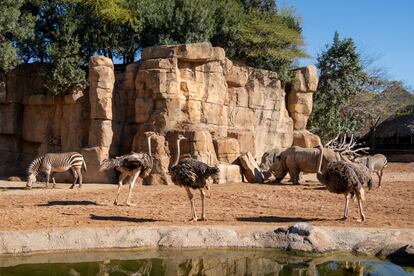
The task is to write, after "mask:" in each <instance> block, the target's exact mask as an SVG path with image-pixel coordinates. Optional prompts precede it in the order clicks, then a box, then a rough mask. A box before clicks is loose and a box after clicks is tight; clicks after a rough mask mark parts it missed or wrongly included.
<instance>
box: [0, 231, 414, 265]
mask: <svg viewBox="0 0 414 276" xmlns="http://www.w3.org/2000/svg"><path fill="white" fill-rule="evenodd" d="M413 238H414V230H411V229H406V230H392V229H370V228H339V227H315V226H312V225H310V224H306V223H299V224H296V225H294V226H290V227H286V228H284V227H279V228H272V227H254V228H250V227H248V228H245V227H237V226H227V227H226V226H222V227H220V226H209V227H200V226H198V227H197V226H188V227H170V226H169V227H123V228H78V229H54V230H53V229H52V230H33V231H1V232H0V253H1V254H24V253H26V254H28V253H40V252H51V251H81V250H93V249H111V248H229V247H232V248H279V249H285V250H288V251H293V252H305V253H327V252H333V251H347V252H355V253H362V254H367V255H375V256H378V257H387V258H393V257H395V258H406V259H408V260H413V256H414V254H413V253H414V252H413V245H414V239H413ZM410 258H411V259H410Z"/></svg>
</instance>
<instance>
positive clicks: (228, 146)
mask: <svg viewBox="0 0 414 276" xmlns="http://www.w3.org/2000/svg"><path fill="white" fill-rule="evenodd" d="M214 148H215V150H216V154H217V159H218V161H221V162H226V163H233V162H234V161H236V160H237V158H238V157H239V155H240V148H239V141H237V139H235V138H220V139H216V140H214Z"/></svg>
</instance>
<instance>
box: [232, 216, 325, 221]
mask: <svg viewBox="0 0 414 276" xmlns="http://www.w3.org/2000/svg"><path fill="white" fill-rule="evenodd" d="M236 219H237V220H238V221H244V222H308V221H325V219H320V218H300V217H275V216H265V217H238V218H236Z"/></svg>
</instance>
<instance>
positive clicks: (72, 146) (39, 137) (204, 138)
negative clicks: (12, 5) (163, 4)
mask: <svg viewBox="0 0 414 276" xmlns="http://www.w3.org/2000/svg"><path fill="white" fill-rule="evenodd" d="M141 58H142V59H141V61H140V62H139V63H133V64H130V65H128V66H127V67H126V69H125V70H124V71H122V72H119V71H117V70H116V68H114V65H113V64H112V61H111V60H110V59H108V58H105V57H102V56H97V57H91V58H90V61H89V93H88V94H89V96H84V94H85V93H83V91H82V90H79V89H77V90H76V91H72V92H71V93H69V94H68V95H65V96H59V97H57V96H55V97H53V96H44V95H43V94H42V93H43V91H42V89H43V88H42V87H43V82H44V80H43V79H42V78H41V77H39V76H38V75H36V72H37V71H38V68H37V66H38V65H35V64H32V65H25V66H19V67H18V69H16V70H14V71H12V72H11V73H9V74H8V75H1V76H0V115H1V116H0V122H1V124H0V141H4V143H5V144H4V145H1V147H2V148H10V149H12V150H13V152H12V153H10V152H9V151H7V150H6V149H2V148H1V149H0V150H1V151H2V152H4V156H5V159H4V160H6V161H4V162H5V163H0V174H7V175H10V174H21V173H22V172H23V171H24V169H25V168H26V166H27V165H28V163H29V162H30V161H31V160H33V158H34V157H35V156H36V155H40V154H44V153H46V152H60V151H79V152H82V153H83V154H85V156H86V157H85V158H86V162H87V165H88V172H87V174H86V175H85V181H86V182H113V181H114V180H115V178H114V175H113V172H112V173H106V174H105V173H102V172H99V171H98V167H99V164H100V162H101V161H102V160H103V159H105V158H108V157H111V156H116V155H120V154H124V153H128V152H130V151H131V150H134V151H145V152H147V151H148V149H147V145H146V139H145V136H144V132H145V131H155V132H156V133H158V136H157V137H156V138H155V139H154V142H153V147H152V153H153V157H154V169H153V174H152V175H151V177H148V178H147V179H146V180H145V182H144V183H145V184H151V183H163V184H169V183H170V179H169V176H168V168H169V166H170V165H171V164H172V162H173V159H174V158H175V156H176V152H177V147H176V138H177V135H178V134H179V133H181V134H183V135H184V136H186V137H187V138H188V140H186V141H183V143H182V145H181V154H182V155H184V156H191V157H193V158H196V159H198V160H201V161H203V162H206V163H208V164H209V165H217V164H219V163H223V164H230V163H233V162H235V161H236V160H237V158H238V157H239V156H240V154H242V153H246V152H251V157H252V158H253V159H256V160H258V159H259V158H261V156H262V154H263V153H264V152H266V151H268V150H270V149H273V148H280V149H283V148H287V147H290V146H291V145H292V143H294V142H296V143H302V144H306V145H313V143H314V142H313V138H312V136H310V134H307V133H305V132H301V133H302V134H300V135H299V133H296V132H294V130H295V131H303V130H305V126H306V122H307V118H308V117H309V114H310V112H311V109H312V95H313V93H314V92H315V90H316V85H317V77H316V69H315V68H314V67H306V68H302V69H299V70H298V71H297V72H296V81H295V83H294V85H292V88H291V89H290V90H289V89H288V94H286V92H285V89H284V87H283V85H282V83H281V82H280V80H279V79H278V76H277V74H276V73H275V72H271V71H266V70H259V69H255V68H247V67H241V66H237V65H234V64H233V63H232V62H231V61H230V60H229V59H227V58H226V57H225V53H224V50H223V49H222V48H218V47H212V46H211V44H209V43H197V44H187V45H175V46H158V47H149V48H145V49H144V50H143V52H142V55H141ZM28 76H29V77H28ZM286 103H287V104H286ZM287 107H288V108H287ZM288 110H289V112H288ZM289 114H290V116H289ZM305 134H306V135H305ZM309 137H310V138H309ZM294 139H295V141H294ZM6 152H7V153H6ZM6 164H9V165H6ZM10 164H14V165H13V167H14V168H15V170H14V171H13V170H10V169H9V168H7V167H10ZM228 168H232V167H231V166H229V167H228ZM226 170H227V169H226ZM229 170H230V171H232V172H231V173H229V175H232V176H226V177H225V179H232V180H231V181H233V180H234V179H237V177H236V176H235V175H237V174H236V173H235V171H236V170H235V169H228V170H227V171H229ZM12 171H13V172H12ZM57 177H58V180H59V176H58V175H57ZM60 179H61V180H65V181H66V180H69V179H71V176H70V175H66V176H65V175H63V176H61V177H60ZM229 181H230V180H229Z"/></svg>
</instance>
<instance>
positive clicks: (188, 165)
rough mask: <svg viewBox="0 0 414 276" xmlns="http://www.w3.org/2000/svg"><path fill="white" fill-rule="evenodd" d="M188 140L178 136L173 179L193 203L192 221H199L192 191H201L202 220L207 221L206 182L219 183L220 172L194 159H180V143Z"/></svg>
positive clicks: (171, 173) (171, 170) (172, 170)
mask: <svg viewBox="0 0 414 276" xmlns="http://www.w3.org/2000/svg"><path fill="white" fill-rule="evenodd" d="M184 139H187V138H185V137H184V136H183V135H181V134H180V135H178V138H177V156H176V157H175V158H176V159H175V162H174V164H173V166H172V167H171V168H170V175H171V179H172V181H173V182H174V184H175V185H178V186H182V187H184V188H185V190H186V191H187V195H188V198H189V199H190V202H191V211H192V219H191V220H190V221H197V220H198V218H197V213H196V210H195V204H194V196H193V194H192V193H191V190H190V188H191V189H199V190H200V193H201V208H202V213H201V220H206V214H205V205H204V198H205V191H204V189H209V187H208V185H207V182H206V180H207V179H208V178H209V177H212V179H213V181H214V183H218V174H219V172H220V170H219V168H218V167H210V166H208V165H207V164H205V163H203V162H201V161H198V160H195V159H193V158H185V159H182V160H179V159H180V142H181V140H184Z"/></svg>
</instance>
